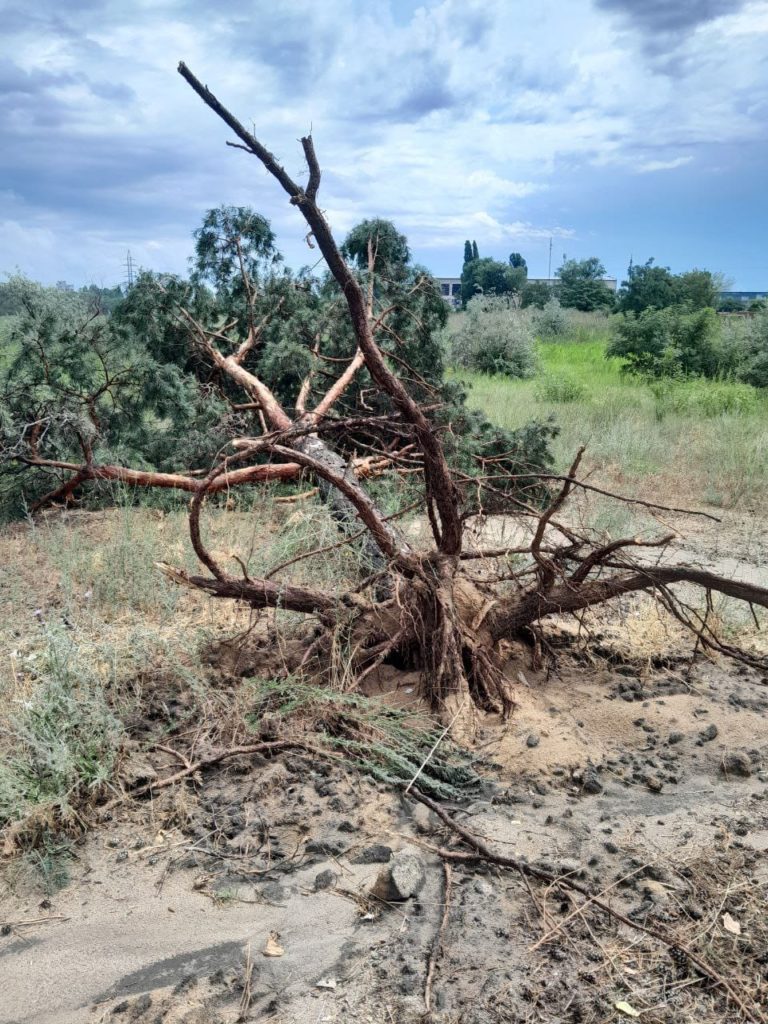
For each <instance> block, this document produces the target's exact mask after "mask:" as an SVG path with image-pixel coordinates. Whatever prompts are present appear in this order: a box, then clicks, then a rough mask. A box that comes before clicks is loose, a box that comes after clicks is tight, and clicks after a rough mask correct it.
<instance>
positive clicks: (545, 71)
mask: <svg viewBox="0 0 768 1024" xmlns="http://www.w3.org/2000/svg"><path fill="white" fill-rule="evenodd" d="M1 24H2V38H1V39H0V90H1V91H2V94H3V95H2V102H1V103H0V166H2V175H0V274H2V273H10V272H13V271H14V270H16V269H20V270H21V271H22V272H24V273H27V274H29V275H31V276H33V277H35V278H38V279H40V280H44V281H46V282H53V281H56V280H58V279H66V280H69V281H72V282H73V283H76V284H78V285H79V284H83V283H87V282H96V283H98V284H112V283H117V282H118V281H120V280H121V278H122V277H123V266H122V265H123V263H124V261H125V254H126V251H127V250H128V249H130V250H131V253H132V254H133V256H134V258H135V260H136V261H137V262H138V263H139V264H141V265H143V266H146V267H150V268H152V269H156V270H175V271H181V272H183V271H184V269H185V267H186V260H187V257H188V255H189V252H190V244H191V243H190V236H191V233H192V231H193V230H194V228H195V227H196V226H197V224H198V223H199V221H200V218H201V214H202V212H203V211H204V210H206V209H208V208H210V207H212V206H216V205H219V204H221V203H231V204H236V205H241V204H242V205H253V206H255V207H256V208H257V209H258V210H259V211H260V212H262V213H263V214H265V215H266V216H267V217H269V219H270V220H271V221H272V224H273V227H274V229H275V231H276V232H277V235H278V239H279V244H280V247H281V249H282V250H283V252H284V253H285V254H286V258H287V261H288V263H289V264H290V265H293V266H295V267H299V266H301V265H303V264H306V263H310V262H312V261H313V259H314V257H315V254H314V253H312V252H311V251H310V250H308V249H307V247H306V244H305V242H304V234H305V232H304V230H303V229H302V223H301V222H300V220H299V218H298V217H297V214H296V211H295V210H293V209H292V208H291V207H289V206H288V205H287V203H286V201H285V199H284V196H283V194H282V193H281V192H280V191H279V189H278V187H277V186H276V185H275V184H274V183H272V182H271V181H270V180H269V179H267V177H266V175H265V173H264V172H263V171H262V170H260V168H259V166H258V164H257V162H256V161H255V160H254V159H253V158H252V157H248V156H247V155H246V154H245V153H242V152H238V151H236V150H232V149H227V148H226V147H225V145H224V142H225V140H226V139H227V138H228V137H230V136H229V134H228V132H227V129H226V128H225V127H224V125H223V124H221V123H220V122H218V121H217V119H216V118H215V116H214V115H213V114H212V113H211V111H209V110H208V109H207V108H206V107H205V106H203V104H202V103H201V102H200V100H199V99H198V98H197V97H196V96H195V95H194V94H193V93H192V92H191V90H190V89H189V87H188V86H187V85H186V84H185V83H184V82H183V80H182V79H181V78H180V77H179V75H178V74H177V73H176V64H177V62H178V60H180V59H183V60H184V61H186V63H187V64H188V65H189V67H190V68H191V69H192V70H193V71H194V72H195V73H196V74H197V75H198V77H200V78H201V79H203V81H205V82H206V83H207V84H208V85H209V86H210V87H211V88H212V89H213V90H214V92H216V93H217V94H218V96H219V97H220V99H221V100H222V101H223V102H224V103H225V104H226V105H228V106H229V107H230V109H232V111H233V112H234V113H235V114H236V115H237V116H239V117H240V119H241V120H243V121H244V122H245V123H246V124H248V123H253V124H254V125H255V127H256V132H257V134H258V135H259V136H260V137H261V139H262V141H264V142H265V143H266V144H267V145H268V146H269V148H270V149H272V150H273V152H275V153H276V154H277V155H278V156H279V157H280V158H281V160H282V161H283V163H284V164H285V166H286V168H287V169H288V171H289V172H290V173H292V174H294V175H300V174H302V173H303V172H302V160H301V150H300V147H299V145H298V143H297V139H298V137H299V136H300V135H302V134H305V133H306V132H308V131H309V130H310V129H311V130H312V132H313V135H314V138H315V144H316V148H317V150H318V153H319V155H320V160H321V163H322V166H323V170H324V174H323V184H322V190H321V193H320V197H321V200H322V205H323V206H324V208H325V209H326V210H327V212H328V216H329V218H330V220H331V223H332V226H333V228H334V230H335V231H336V233H337V235H339V236H343V234H344V233H345V232H346V231H347V230H348V229H349V228H350V227H351V226H352V225H353V224H355V223H356V222H357V221H358V220H360V219H362V218H363V217H364V216H383V217H388V218H391V219H393V220H394V221H395V222H396V223H397V225H398V226H399V227H400V228H401V230H403V231H404V232H405V233H406V234H407V235H408V237H409V239H410V241H411V245H412V248H413V250H414V253H415V255H416V257H417V259H418V260H419V261H420V262H422V263H424V264H425V265H427V266H428V267H430V269H432V270H433V271H434V272H435V273H436V274H451V273H458V272H459V270H460V263H461V256H462V249H463V241H464V239H465V238H474V239H476V240H477V243H478V246H479V248H480V251H481V254H482V255H492V256H496V257H500V258H506V256H507V255H508V253H509V252H510V251H513V250H514V251H520V252H522V253H523V254H524V255H525V256H526V258H527V260H528V263H529V267H530V271H531V273H532V275H534V276H538V275H544V274H546V272H547V265H548V252H549V242H550V238H551V239H552V249H553V268H554V267H556V266H557V265H558V264H559V263H560V261H561V259H562V256H563V254H564V253H567V255H568V256H569V257H571V256H573V257H579V258H581V257H586V256H592V255H596V256H599V257H600V258H601V259H602V260H603V262H604V263H605V265H606V267H607V269H608V272H609V273H610V274H612V275H614V276H618V277H621V276H622V275H623V274H624V272H625V269H626V266H627V262H628V260H629V257H630V255H632V256H633V257H634V259H635V261H642V260H645V259H646V258H648V257H649V256H654V257H656V259H657V261H658V262H661V263H664V264H667V265H669V266H671V267H672V269H673V270H676V271H679V270H684V269H688V268H690V267H693V266H703V267H707V268H710V269H713V270H717V271H720V272H722V273H724V274H725V275H726V276H727V277H728V278H730V279H731V281H732V282H733V284H734V286H735V287H738V288H744V289H758V288H765V287H766V286H767V285H768V244H767V243H766V225H767V223H768V216H767V215H768V199H767V198H766V186H765V181H766V173H765V171H766V162H767V158H768V0H529V2H527V3H522V2H519V0H426V2H422V3H418V2H411V0H376V2H373V0H322V2H319V0H272V2H270V3H267V2H265V0H241V2H239V3H237V4H234V3H232V2H231V0H218V2H216V3H214V2H211V0H208V2H203V0H132V2H131V3H128V2H126V0H67V2H66V3H62V2H61V0H35V3H33V4H31V3H29V0H24V2H19V0H3V2H2V20H1Z"/></svg>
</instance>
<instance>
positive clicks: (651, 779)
mask: <svg viewBox="0 0 768 1024" xmlns="http://www.w3.org/2000/svg"><path fill="white" fill-rule="evenodd" d="M645 784H646V786H647V787H648V789H650V791H651V792H652V793H660V792H661V791H662V789H663V788H664V783H663V782H662V781H661V779H660V778H659V777H658V776H657V775H649V776H648V777H647V778H646V779H645Z"/></svg>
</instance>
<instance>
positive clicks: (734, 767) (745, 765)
mask: <svg viewBox="0 0 768 1024" xmlns="http://www.w3.org/2000/svg"><path fill="white" fill-rule="evenodd" d="M720 770H721V771H722V773H723V774H724V775H738V776H740V777H741V778H742V779H748V778H749V777H750V775H751V774H752V762H751V760H750V759H749V755H748V754H745V753H744V751H743V750H734V751H733V752H732V753H730V754H726V755H725V757H724V758H723V760H722V763H721V764H720Z"/></svg>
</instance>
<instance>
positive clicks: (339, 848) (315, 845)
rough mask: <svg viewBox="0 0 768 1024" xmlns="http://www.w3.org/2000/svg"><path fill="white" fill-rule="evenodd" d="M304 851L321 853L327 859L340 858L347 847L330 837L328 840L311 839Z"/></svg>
mask: <svg viewBox="0 0 768 1024" xmlns="http://www.w3.org/2000/svg"><path fill="white" fill-rule="evenodd" d="M304 849H305V850H306V852H307V853H319V854H323V855H324V856H326V857H338V856H340V855H341V854H342V853H344V850H345V849H346V847H345V845H344V843H343V842H341V840H339V839H336V838H334V837H328V838H327V839H310V841H309V842H308V843H307V845H306V846H305V847H304Z"/></svg>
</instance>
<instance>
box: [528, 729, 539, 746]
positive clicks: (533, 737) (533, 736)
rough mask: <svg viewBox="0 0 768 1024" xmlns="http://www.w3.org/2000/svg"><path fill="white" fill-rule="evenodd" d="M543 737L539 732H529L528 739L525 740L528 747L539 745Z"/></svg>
mask: <svg viewBox="0 0 768 1024" xmlns="http://www.w3.org/2000/svg"><path fill="white" fill-rule="evenodd" d="M540 742H541V739H540V738H539V734H538V733H537V732H531V733H528V739H527V740H526V741H525V745H526V747H538V745H539V743H540Z"/></svg>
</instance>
